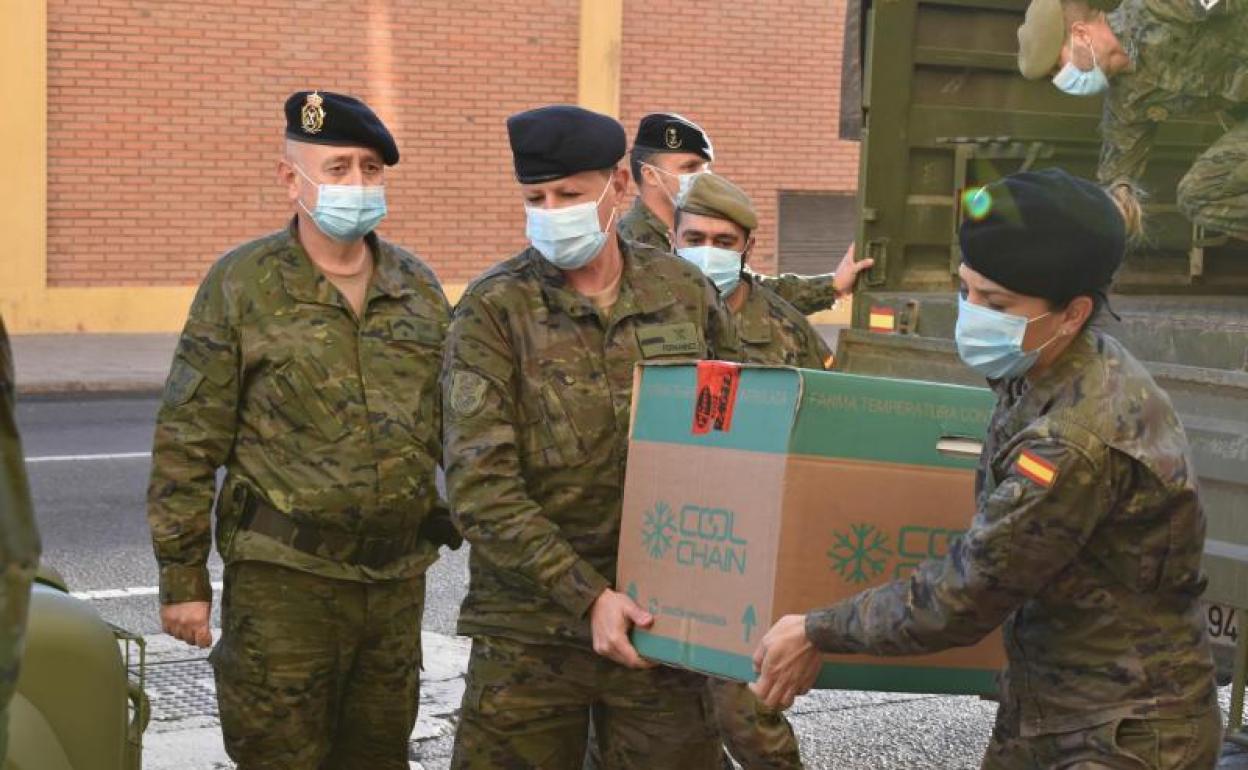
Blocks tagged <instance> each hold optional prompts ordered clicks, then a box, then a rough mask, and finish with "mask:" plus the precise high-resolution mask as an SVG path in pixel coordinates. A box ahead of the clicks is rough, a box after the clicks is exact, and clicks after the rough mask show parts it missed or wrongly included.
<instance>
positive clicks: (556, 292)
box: [527, 236, 676, 319]
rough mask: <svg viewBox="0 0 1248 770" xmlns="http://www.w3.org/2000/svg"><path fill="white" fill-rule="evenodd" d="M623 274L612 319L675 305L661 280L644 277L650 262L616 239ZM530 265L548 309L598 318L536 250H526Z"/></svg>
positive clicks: (673, 298)
mask: <svg viewBox="0 0 1248 770" xmlns="http://www.w3.org/2000/svg"><path fill="white" fill-rule="evenodd" d="M616 243H617V244H618V245H619V247H620V258H621V259H622V260H623V262H624V272H623V274H622V275H621V276H620V296H619V298H618V299H617V300H616V301H615V305H614V306H612V308H611V316H612V318H617V319H618V318H623V317H625V316H626V315H633V314H635V313H653V312H655V311H658V310H661V309H663V308H665V307H667V306H668V305H671V304H674V303H675V302H676V298H675V297H674V296H672V292H671V290H670V289H669V288H668V287H667V285H666V284H665V283H664V282H663V281H661V280H655V277H654V276H653V275H647V274H646V265H647V263H648V262H649V261H650V260H649V258H648V257H646V256H645V255H644V254H640V253H639V250H638V249H635V248H634V247H633V245H632V244H630V243H629V242H628V241H625V240H624V239H623V238H620V237H618V236H616ZM527 253H528V257H529V264H530V265H531V266H532V268H533V270H534V272H535V273H536V274H537V277H538V280H539V282H540V283H541V287H542V295H543V296H544V297H545V299H546V304H547V305H548V306H549V307H552V308H557V309H559V310H562V311H563V312H565V313H567V314H568V315H570V316H585V315H597V313H598V310H597V308H595V307H594V305H593V303H592V302H590V301H589V299H587V298H586V297H584V296H583V295H581V294H580V293H578V292H577V291H576V290H574V289H573V288H572V287H571V286H569V285H568V278H567V276H566V275H564V273H563V271H562V270H560V269H559V268H557V267H555V266H554V265H552V264H550V262H549V261H547V260H546V258H544V257H543V256H542V255H541V253H540V252H538V250H537V249H534V248H532V247H530V248H529V249H528V252H527Z"/></svg>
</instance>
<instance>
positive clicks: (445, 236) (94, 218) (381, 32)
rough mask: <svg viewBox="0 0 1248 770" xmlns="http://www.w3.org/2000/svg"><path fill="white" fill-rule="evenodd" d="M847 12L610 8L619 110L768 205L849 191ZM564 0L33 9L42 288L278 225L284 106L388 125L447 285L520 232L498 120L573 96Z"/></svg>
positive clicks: (168, 278) (639, 0) (182, 276)
mask: <svg viewBox="0 0 1248 770" xmlns="http://www.w3.org/2000/svg"><path fill="white" fill-rule="evenodd" d="M843 2H844V0H832V2H799V1H798V0H768V1H767V2H755V3H740V2H723V1H718V2H712V1H711V0H685V2H683V3H679V4H671V3H665V2H659V0H627V2H625V18H624V45H623V59H624V65H623V67H622V79H621V90H622V105H621V107H622V113H623V114H622V118H623V120H624V121H625V124H626V125H627V127H628V130H629V132H630V134H631V133H632V131H633V130H634V129H635V127H636V121H637V119H638V118H639V117H640V116H641V115H642V114H644V113H645V112H648V111H652V110H661V109H670V110H678V111H681V112H684V113H685V114H688V115H690V116H691V117H693V118H694V119H696V120H699V121H700V122H702V123H703V125H705V126H706V127H707V129H708V130H709V131H710V132H711V134H712V136H713V138H714V141H715V144H716V151H717V153H719V155H720V157H721V158H722V160H721V161H720V162H719V163H718V164H717V169H718V170H719V171H720V172H721V173H724V174H727V175H729V176H732V177H733V178H734V179H736V180H737V181H739V182H740V183H742V184H743V185H744V186H745V187H746V188H747V189H748V190H749V191H750V193H751V194H752V195H753V196H754V198H755V200H756V201H757V203H758V204H759V206H760V208H761V209H762V211H763V215H764V216H763V225H762V228H763V231H762V233H761V235H762V240H761V243H760V247H761V248H760V249H759V257H760V259H761V261H762V263H764V264H769V263H770V262H771V261H773V260H774V251H775V243H776V238H775V227H774V225H775V220H774V212H775V201H776V191H777V190H779V189H788V190H795V189H796V190H802V189H811V190H845V189H852V188H853V186H854V182H855V174H856V172H855V164H856V145H854V144H852V143H842V142H838V141H836V129H837V109H838V103H837V99H838V93H837V91H838V84H839V79H838V78H839V75H838V73H839V57H840V41H841V34H842V33H841V24H842V18H843ZM578 9H579V2H578V0H488V1H477V0H471V1H470V0H456V2H454V3H447V2H444V0H441V1H439V2H432V1H431V0H419V1H415V0H414V1H413V2H404V3H400V2H396V0H358V2H350V3H343V2H341V1H340V0H297V1H295V2H292V0H201V1H199V2H193V1H192V0H176V1H175V0H48V155H49V157H48V208H49V211H48V272H49V283H50V284H51V285H54V286H88V285H97V286H98V285H170V284H175V285H176V284H190V283H195V282H197V281H198V280H199V278H200V277H201V276H202V275H203V273H204V271H205V270H206V269H207V267H208V265H209V264H210V263H211V262H212V260H213V259H215V258H216V257H217V256H218V255H220V254H221V253H222V252H224V251H225V250H227V249H228V248H230V247H231V246H233V245H235V244H238V243H241V242H243V241H246V240H248V239H250V238H253V237H256V236H257V235H260V234H264V233H266V232H269V231H271V230H274V229H276V228H278V227H280V226H281V225H282V224H283V223H284V221H285V218H286V217H287V216H288V215H289V214H288V210H287V208H286V203H285V200H284V197H283V192H282V188H281V187H280V186H279V185H278V184H277V183H276V180H275V165H276V160H277V157H278V155H279V153H280V149H281V131H282V127H283V118H282V115H281V105H282V102H283V100H284V99H285V97H286V96H287V95H288V94H289V93H290V92H291V91H294V90H297V89H300V88H308V87H316V88H322V89H325V90H332V91H343V92H348V93H352V94H355V95H358V96H360V97H361V98H363V99H364V100H365V101H367V102H369V103H370V104H371V105H372V106H373V107H374V108H375V109H377V111H378V112H379V113H380V114H381V116H382V118H383V119H384V120H386V122H387V123H388V124H389V125H390V127H391V128H392V130H393V131H394V133H395V134H396V136H397V138H398V141H399V146H400V150H401V151H402V153H403V160H402V162H401V163H400V164H399V166H398V167H396V168H394V169H391V170H389V171H388V179H387V184H388V197H389V201H390V207H391V211H392V214H391V217H390V218H389V219H388V220H387V222H386V223H385V224H384V225H383V226H382V228H381V230H382V233H383V234H384V235H385V236H386V237H387V238H389V239H391V240H393V241H396V242H398V243H400V244H403V245H405V246H407V247H409V248H412V249H414V250H415V251H417V252H418V253H419V254H421V255H422V256H423V257H424V258H425V259H426V260H427V261H428V262H429V263H430V264H431V265H432V266H433V267H434V268H435V269H436V270H437V272H438V274H439V276H440V277H441V279H442V280H443V281H444V282H446V283H462V282H465V281H467V280H470V279H471V278H472V277H474V276H475V275H476V274H478V273H479V272H480V271H481V270H482V269H484V268H485V267H486V266H488V265H489V264H492V263H493V262H495V261H497V260H498V259H500V258H502V257H505V256H509V255H510V254H512V253H514V251H515V250H516V249H517V248H518V247H519V246H520V245H522V243H523V237H524V236H523V214H522V211H521V208H520V199H519V196H518V194H517V192H516V190H515V187H514V181H513V178H512V173H511V165H510V155H509V153H508V150H507V139H506V133H505V130H504V125H503V121H504V118H505V117H506V116H507V115H508V114H510V113H512V112H515V111H517V110H520V109H524V108H526V107H529V106H533V105H536V104H542V103H549V102H557V101H563V102H571V101H574V100H575V99H576V83H577V75H576V66H577V33H578V30H577V27H578Z"/></svg>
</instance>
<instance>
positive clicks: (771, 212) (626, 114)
mask: <svg viewBox="0 0 1248 770" xmlns="http://www.w3.org/2000/svg"><path fill="white" fill-rule="evenodd" d="M844 30H845V0H766V2H741V1H740V0H682V2H679V3H672V2H667V1H666V0H626V2H625V3H624V40H623V61H624V66H623V71H622V74H621V82H620V87H621V100H620V101H621V104H620V111H621V118H622V119H623V120H624V122H625V125H627V126H628V127H629V131H630V132H632V131H635V130H636V125H637V121H638V119H639V118H640V117H641V116H642V115H644V114H646V113H648V112H658V111H673V112H679V113H681V114H683V115H685V116H687V117H689V118H690V119H692V120H693V121H695V122H697V123H698V124H699V125H701V126H702V127H703V128H704V129H706V131H707V133H708V134H710V136H711V141H712V143H713V144H714V146H715V158H716V161H715V171H716V172H717V173H720V174H723V175H725V176H727V177H729V178H730V179H732V180H733V181H734V182H736V183H738V184H739V185H741V187H742V188H744V189H745V191H746V192H747V193H749V195H750V197H751V198H752V199H753V201H754V205H755V206H756V207H757V208H758V209H759V213H760V215H761V216H760V222H759V230H758V245H757V246H756V250H755V252H754V257H753V258H752V262H751V264H752V265H753V266H754V267H756V268H760V269H762V270H764V271H767V272H770V271H772V270H773V269H774V267H775V261H776V243H777V238H776V205H777V199H778V191H779V190H795V191H797V190H808V191H827V192H845V191H852V190H854V189H855V188H856V187H857V184H858V143H857V142H843V141H839V140H838V138H837V137H838V132H839V119H840V82H841V81H840V77H841V74H840V73H841V50H842V40H843V38H844ZM834 266H835V265H827V266H826V269H828V270H831V269H832V268H833V267H834Z"/></svg>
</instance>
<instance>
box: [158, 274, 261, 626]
mask: <svg viewBox="0 0 1248 770" xmlns="http://www.w3.org/2000/svg"><path fill="white" fill-rule="evenodd" d="M239 369H240V353H239V346H238V340H237V338H236V335H235V333H234V330H233V328H232V327H231V325H230V323H229V321H228V318H227V311H226V300H225V295H224V281H223V279H222V276H221V275H220V270H219V269H214V270H213V271H212V272H210V273H209V274H208V277H207V278H205V279H204V283H203V284H202V285H201V286H200V289H199V293H198V294H197V295H196V297H195V301H194V303H193V304H192V305H191V312H190V314H189V316H188V318H187V321H186V326H185V327H184V328H183V330H182V336H181V338H180V339H179V340H178V347H177V350H176V352H175V353H174V356H173V365H172V366H171V367H170V369H169V377H168V379H167V380H166V381H165V393H164V399H163V402H162V404H161V407H160V411H159V413H158V414H157V417H156V436H155V438H154V439H153V443H152V475H151V481H150V483H149V485H148V490H147V521H148V525H149V526H150V527H151V530H152V544H153V547H154V548H155V551H156V561H157V563H158V564H159V565H160V601H161V603H162V604H176V603H178V602H188V601H211V599H212V588H211V586H210V585H209V582H208V567H207V562H208V552H209V549H210V548H211V547H212V501H213V496H214V494H215V492H216V471H217V468H219V467H221V466H222V465H223V464H225V461H226V459H227V458H228V457H229V453H230V449H231V447H232V446H233V444H234V433H235V427H236V425H237V420H238V401H239V392H240V374H239Z"/></svg>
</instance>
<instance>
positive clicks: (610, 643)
mask: <svg viewBox="0 0 1248 770" xmlns="http://www.w3.org/2000/svg"><path fill="white" fill-rule="evenodd" d="M507 131H508V136H509V138H510V140H511V149H512V156H513V160H514V163H515V173H516V179H517V181H518V182H519V193H520V198H521V200H522V201H523V204H524V211H525V219H526V235H527V237H528V241H529V243H528V245H527V246H526V247H525V248H524V249H522V250H521V251H520V252H519V253H518V254H516V255H515V256H513V257H511V258H510V259H506V260H503V261H502V262H500V263H499V264H498V265H496V266H495V267H493V268H491V269H490V270H488V271H487V272H486V273H485V274H484V275H482V276H481V277H479V278H478V279H477V280H475V281H473V283H472V284H470V285H469V287H468V289H467V290H466V291H465V293H464V296H463V297H462V298H461V299H460V301H459V304H458V305H457V306H456V308H455V314H454V318H453V319H452V321H451V327H450V331H449V332H448V334H449V337H448V343H447V351H446V359H445V361H446V363H445V367H444V369H443V374H442V388H443V403H445V404H446V406H447V409H446V414H445V417H444V419H443V447H444V454H445V461H446V480H447V489H448V491H449V493H450V497H451V508H452V510H453V511H454V515H455V519H456V522H457V523H458V525H459V527H460V530H461V531H462V532H463V535H464V538H465V539H467V540H468V541H469V542H470V543H472V555H471V559H470V562H469V571H470V573H471V579H470V585H469V589H468V594H467V596H466V597H465V599H464V604H463V607H462V609H461V611H460V615H459V632H460V633H461V634H464V635H466V636H471V637H473V646H472V657H471V658H470V660H469V663H468V675H467V682H466V689H465V693H464V702H463V708H462V710H461V712H460V720H459V728H458V732H457V734H456V738H455V750H454V756H453V758H452V760H451V766H452V767H454V768H457V769H459V770H464V769H467V768H482V770H494V769H495V768H502V767H531V768H538V767H540V768H543V770H581V767H582V763H583V762H584V760H585V751H586V739H587V736H588V734H589V725H590V719H591V714H592V715H593V720H594V724H595V725H596V726H597V728H598V739H599V741H600V745H601V747H602V753H603V755H604V764H605V766H606V767H612V768H639V769H640V768H705V767H715V766H717V760H718V758H719V748H718V742H717V741H716V739H715V732H714V730H713V729H712V727H711V725H710V724H709V722H708V719H707V715H706V713H705V710H704V708H703V703H702V692H703V690H704V688H705V679H704V678H703V677H700V676H697V675H695V674H692V673H690V672H687V671H678V670H676V669H673V668H666V667H654V666H653V665H652V664H649V663H647V662H646V661H645V660H643V659H642V658H641V657H640V656H639V655H638V653H637V650H636V649H634V647H633V646H632V644H631V642H630V641H629V636H628V633H629V629H630V628H631V627H633V626H638V627H643V628H644V627H646V626H649V625H650V623H651V622H653V618H652V617H651V616H650V615H649V614H648V613H647V612H645V611H644V610H642V608H641V607H640V606H638V605H637V603H636V602H635V601H634V600H633V599H631V598H630V597H629V596H628V595H627V594H626V593H623V592H621V591H619V590H617V586H616V585H615V576H616V575H615V570H616V554H617V551H618V547H619V543H618V541H619V525H620V516H621V501H622V495H623V484H624V465H623V462H622V459H623V458H624V457H625V456H626V454H627V451H628V425H629V415H628V411H629V404H630V402H631V396H632V386H633V371H634V368H635V366H636V365H637V364H638V363H640V362H643V361H657V360H663V359H668V360H675V359H690V358H693V359H698V358H728V359H732V358H735V356H736V355H737V346H736V336H735V334H733V332H732V322H731V320H730V319H729V318H728V316H727V314H726V312H725V310H724V308H723V306H722V305H721V304H720V302H719V297H718V294H717V293H716V291H715V288H714V286H712V285H711V283H710V282H709V281H707V279H706V278H705V277H703V276H702V274H701V273H700V272H699V271H698V270H697V268H696V267H694V266H693V265H690V264H689V263H687V262H685V261H683V260H680V259H677V258H675V257H673V256H672V255H670V254H668V253H667V252H666V251H659V250H656V249H652V248H650V247H648V246H644V245H641V244H636V243H631V242H628V241H625V240H623V239H621V238H620V237H619V236H618V235H617V234H616V232H615V225H616V223H617V221H618V220H617V217H616V210H617V207H618V206H619V204H620V203H621V201H622V199H623V197H624V194H625V192H626V190H627V184H628V174H627V172H626V171H625V170H624V169H623V168H620V167H619V161H620V159H621V158H623V156H624V144H625V136H624V129H623V127H622V126H621V125H620V124H619V122H618V121H616V120H615V119H614V118H611V117H608V116H606V115H600V114H598V113H596V112H592V111H590V110H586V109H583V108H581V107H574V106H569V105H555V106H550V107H541V108H538V109H534V110H528V111H525V112H522V113H520V114H518V115H513V116H512V117H511V118H509V119H508V121H507ZM517 203H518V204H519V203H520V201H517Z"/></svg>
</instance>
